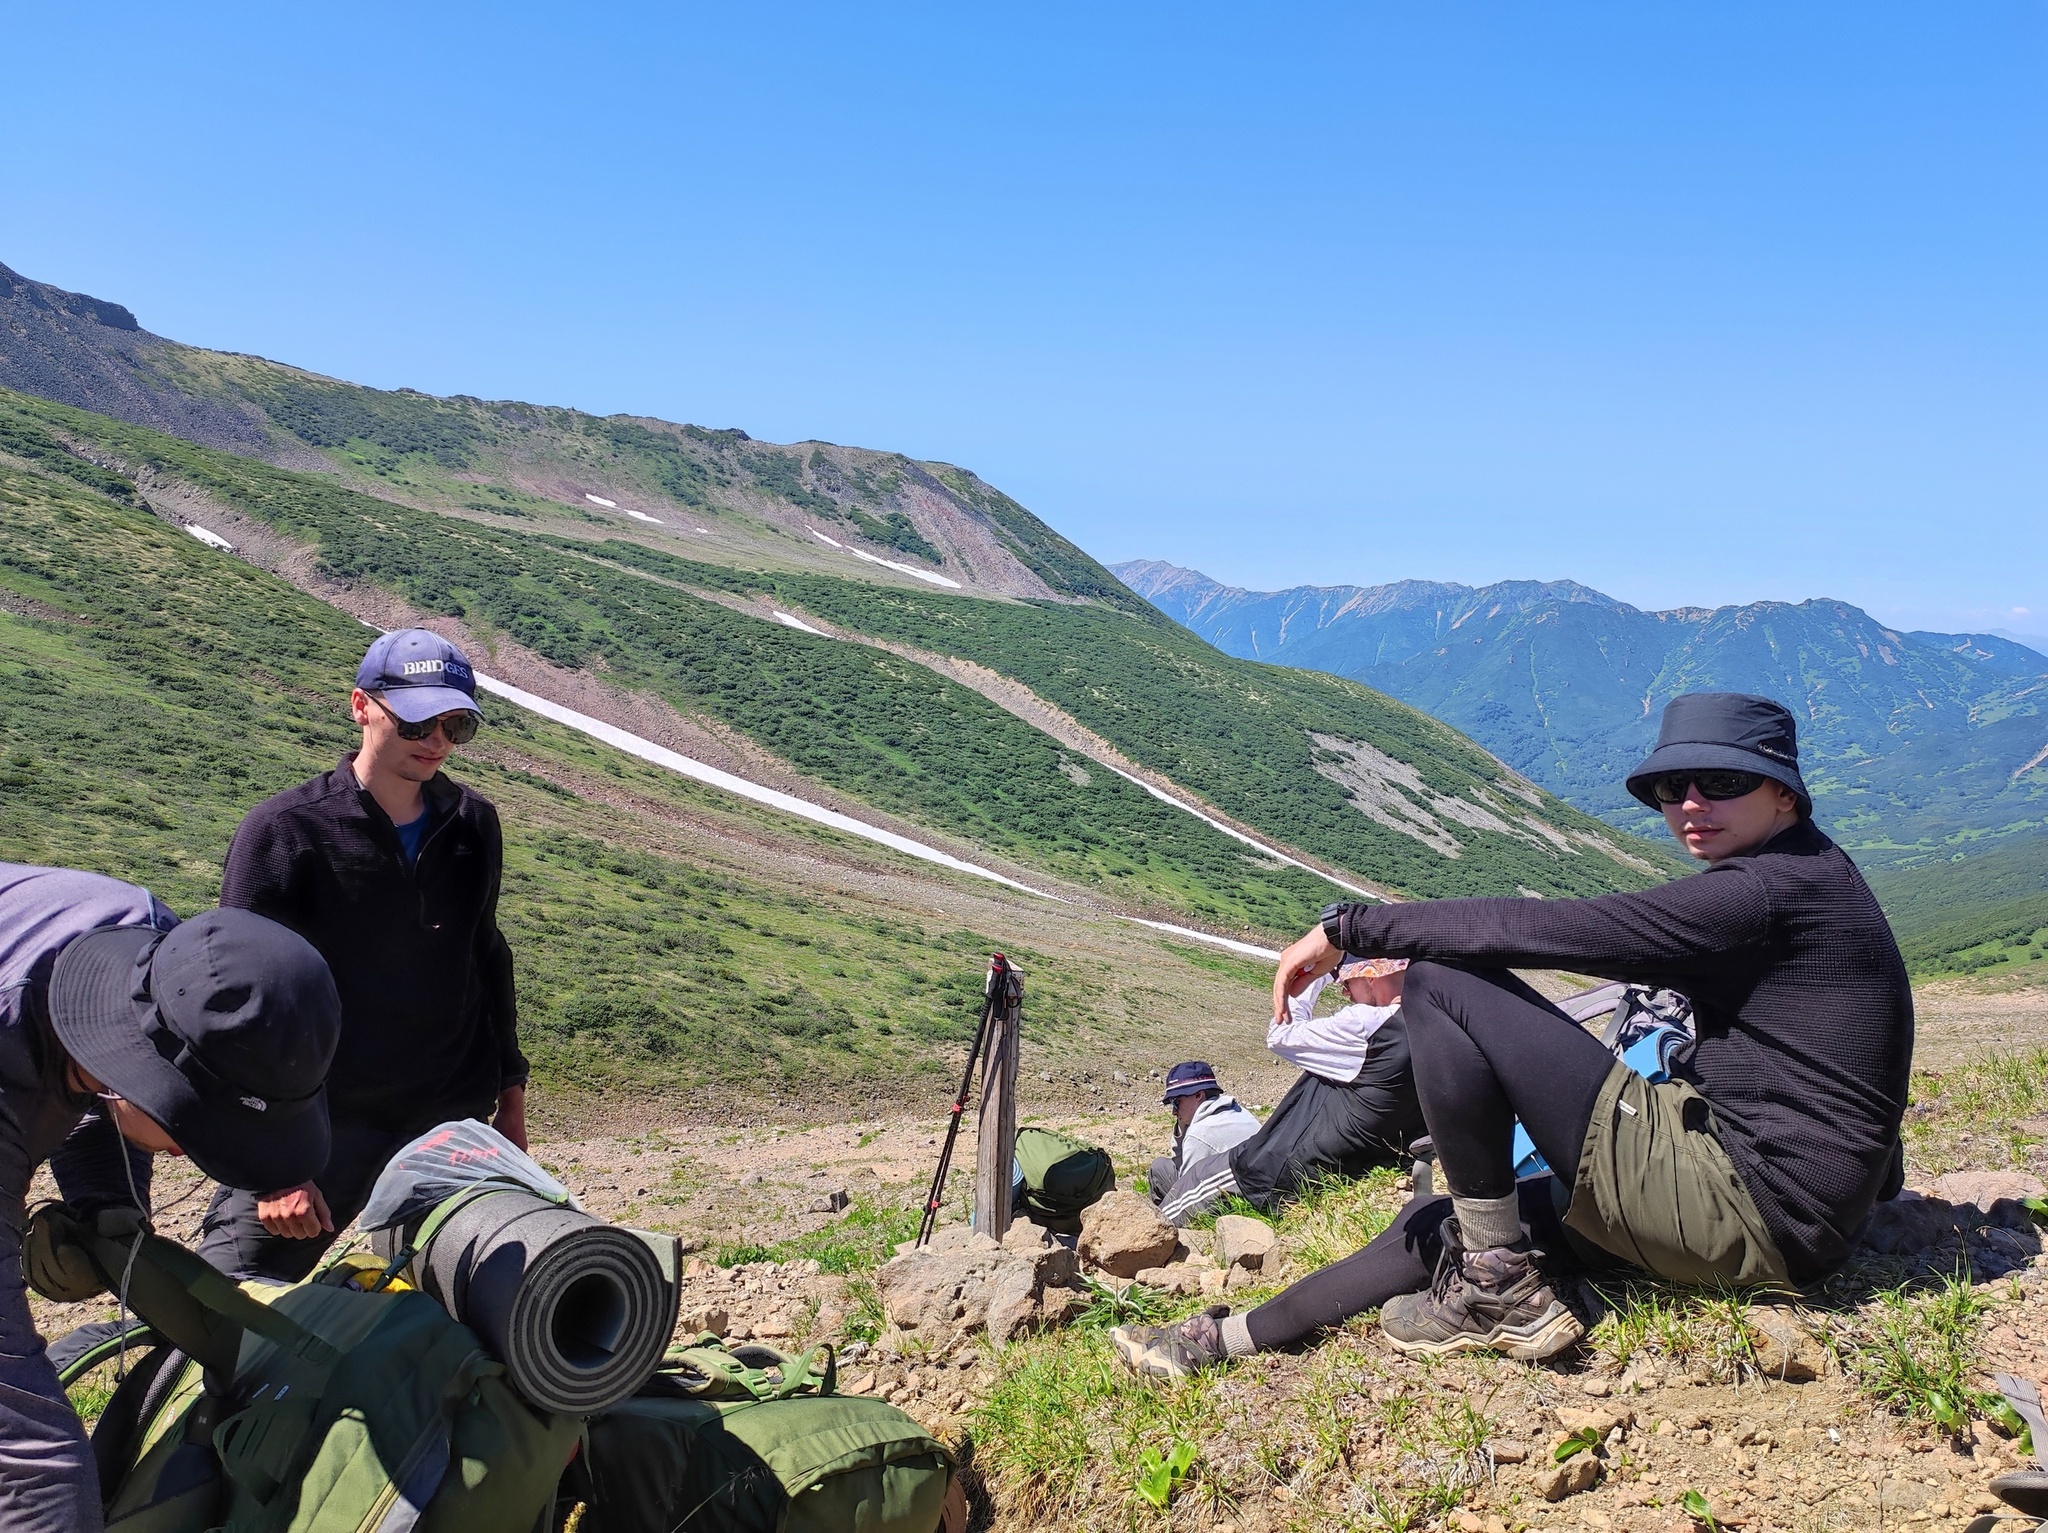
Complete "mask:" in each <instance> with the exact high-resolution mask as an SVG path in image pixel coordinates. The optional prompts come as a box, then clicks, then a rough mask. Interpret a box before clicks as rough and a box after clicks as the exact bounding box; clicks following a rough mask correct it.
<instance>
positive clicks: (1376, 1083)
mask: <svg viewBox="0 0 2048 1533" xmlns="http://www.w3.org/2000/svg"><path fill="white" fill-rule="evenodd" d="M1407 967H1408V960H1407V959H1405V958H1357V957H1352V956H1348V955H1347V956H1346V957H1345V959H1344V961H1343V962H1342V963H1340V964H1339V965H1338V966H1337V971H1336V982H1337V984H1338V985H1339V986H1341V987H1342V988H1343V990H1344V993H1345V995H1346V997H1347V998H1348V1000H1349V1002H1350V1004H1349V1005H1347V1006H1344V1007H1343V1008H1341V1009H1340V1010H1338V1011H1336V1012H1333V1013H1332V1014H1331V1015H1329V1016H1327V1017H1318V1016H1317V1015H1316V1014H1315V1004H1316V998H1317V996H1318V995H1320V994H1321V992H1322V989H1323V987H1324V986H1325V985H1326V984H1328V983H1329V977H1328V976H1327V975H1323V976H1319V977H1317V978H1316V979H1314V980H1311V981H1310V982H1309V985H1308V987H1307V988H1306V989H1304V990H1303V991H1301V993H1300V994H1298V995H1295V996H1292V997H1290V998H1289V999H1288V1002H1287V1016H1286V1018H1285V1020H1275V1021H1274V1022H1272V1023H1271V1024H1270V1025H1269V1026H1268V1027H1267V1029H1266V1047H1267V1048H1269V1049H1271V1050H1272V1051H1273V1052H1274V1053H1275V1054H1277V1055H1279V1056H1280V1058H1282V1059H1284V1060H1286V1061H1287V1062H1288V1063H1289V1064H1293V1065H1299V1066H1300V1067H1301V1074H1300V1075H1299V1076H1298V1077H1297V1078H1296V1079H1295V1082H1294V1084H1293V1085H1292V1086H1290V1087H1288V1088H1287V1095H1285V1096H1283V1097H1282V1098H1281V1099H1280V1105H1279V1106H1278V1107H1276V1108H1274V1109H1273V1111H1272V1114H1271V1115H1270V1116H1269V1117H1268V1118H1267V1119H1266V1121H1265V1124H1264V1125H1263V1126H1262V1127H1261V1128H1260V1129H1259V1131H1258V1132H1257V1133H1256V1134H1253V1135H1252V1136H1251V1137H1250V1138H1248V1139H1246V1140H1245V1141H1244V1142H1243V1143H1241V1144H1239V1145H1237V1146H1236V1147H1235V1148H1234V1149H1232V1150H1230V1151H1229V1152H1228V1153H1227V1154H1224V1155H1221V1156H1218V1157H1216V1158H1215V1159H1213V1160H1211V1161H1209V1162H1206V1163H1197V1162H1193V1161H1190V1162H1188V1163H1187V1165H1186V1172H1185V1174H1184V1175H1183V1176H1182V1177H1181V1178H1180V1180H1179V1182H1178V1184H1177V1185H1176V1186H1175V1187H1174V1189H1173V1191H1172V1194H1171V1195H1170V1196H1168V1197H1167V1198H1166V1199H1165V1200H1164V1201H1163V1202H1162V1203H1161V1204H1160V1208H1159V1217H1160V1218H1162V1219H1164V1220H1166V1221H1167V1223H1169V1224H1178V1225H1188V1224H1192V1223H1193V1222H1194V1221H1195V1220H1197V1219H1199V1218H1200V1217H1201V1216H1202V1215H1203V1214H1206V1213H1209V1212H1211V1211H1212V1210H1214V1209H1215V1208H1217V1207H1218V1206H1220V1205H1221V1204H1222V1203H1223V1202H1224V1201H1225V1200H1226V1199H1228V1198H1232V1197H1239V1198H1243V1199H1244V1200H1245V1201H1246V1202H1247V1203H1250V1204H1251V1205H1252V1206H1253V1207H1255V1208H1257V1209H1259V1210H1261V1211H1262V1212H1267V1213H1270V1212H1273V1211H1274V1210H1276V1209H1278V1208H1279V1206H1280V1204H1281V1203H1282V1202H1284V1201H1285V1200H1286V1199H1288V1198H1291V1197H1293V1196H1294V1195H1295V1194H1296V1193H1298V1192H1300V1191H1301V1189H1302V1188H1303V1187H1305V1186H1307V1185H1308V1184H1309V1183H1310V1182H1312V1181H1315V1180H1317V1179H1318V1178H1321V1177H1357V1176H1363V1175H1365V1173H1366V1172H1368V1171H1370V1170H1372V1169H1373V1168H1374V1167H1375V1166H1392V1165H1398V1164H1400V1162H1401V1159H1402V1154H1403V1151H1404V1150H1405V1149H1406V1148H1407V1146H1408V1143H1409V1141H1410V1140H1412V1139H1414V1138H1415V1137H1416V1136H1417V1135H1418V1134H1420V1133H1421V1132H1422V1109H1421V1107H1420V1105H1419V1104H1418V1103H1417V1102H1416V1099H1415V1072H1414V1070H1413V1069H1412V1068H1411V1067H1410V1065H1409V1059H1408V1027H1407V1024H1406V1023H1405V1022H1404V1021H1403V1020H1402V1018H1401V988H1402V985H1403V983H1404V981H1405V979H1406V975H1405V972H1404V971H1405V970H1406V969H1407Z"/></svg>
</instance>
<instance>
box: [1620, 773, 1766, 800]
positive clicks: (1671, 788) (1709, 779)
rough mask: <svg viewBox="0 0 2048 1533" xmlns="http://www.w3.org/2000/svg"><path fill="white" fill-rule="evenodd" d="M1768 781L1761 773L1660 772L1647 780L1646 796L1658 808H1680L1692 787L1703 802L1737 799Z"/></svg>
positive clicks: (1754, 790)
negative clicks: (1667, 805)
mask: <svg viewBox="0 0 2048 1533" xmlns="http://www.w3.org/2000/svg"><path fill="white" fill-rule="evenodd" d="M1768 781H1769V779H1768V778H1766V777H1765V776H1764V774H1763V773H1761V772H1664V773H1660V774H1659V775H1658V776H1656V777H1653V778H1651V779H1650V796H1651V797H1652V798H1654V799H1656V801H1657V802H1658V803H1660V804H1682V803H1684V802H1685V794H1686V790H1687V789H1688V788H1692V787H1695V786H1696V787H1698V789H1699V790H1700V795H1701V796H1702V797H1703V798H1710V799H1716V800H1718V799H1729V798H1741V797H1742V796H1743V795H1744V794H1745V793H1754V792H1756V790H1757V789H1758V788H1761V787H1762V786H1763V785H1764V784H1765V783H1766V782H1768Z"/></svg>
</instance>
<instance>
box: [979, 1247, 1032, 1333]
mask: <svg viewBox="0 0 2048 1533" xmlns="http://www.w3.org/2000/svg"><path fill="white" fill-rule="evenodd" d="M1043 1313H1044V1312H1043V1310H1042V1308H1041V1307H1040V1299H1039V1287H1038V1279H1037V1276H1036V1274H1035V1273H1034V1272H1033V1270H1032V1266H1031V1263H1030V1262H1028V1261H1017V1260H1014V1259H1010V1258H1005V1259H1004V1260H1003V1261H1001V1262H999V1263H998V1264H997V1266H996V1270H995V1274H994V1276H993V1278H992V1279H991V1281H990V1283H989V1291H988V1309H987V1315H988V1319H987V1325H988V1338H989V1340H990V1341H995V1342H1004V1341H1008V1340H1010V1339H1011V1338H1012V1337H1013V1336H1016V1335H1018V1334H1019V1333H1020V1332H1022V1331H1025V1330H1027V1329H1029V1328H1031V1327H1033V1326H1035V1325H1037V1324H1038V1322H1039V1320H1040V1319H1041V1318H1042V1317H1043Z"/></svg>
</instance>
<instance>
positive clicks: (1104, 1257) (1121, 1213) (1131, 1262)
mask: <svg viewBox="0 0 2048 1533" xmlns="http://www.w3.org/2000/svg"><path fill="white" fill-rule="evenodd" d="M1179 1244H1180V1231H1179V1230H1177V1229H1175V1228H1174V1227H1173V1226H1172V1225H1170V1224H1168V1223H1166V1222H1165V1221H1164V1220H1162V1219H1161V1218H1160V1217H1159V1213H1158V1210H1156V1209H1155V1208H1153V1206H1152V1205H1151V1204H1150V1203H1149V1202H1147V1201H1146V1200H1145V1199H1144V1198H1141V1197H1139V1196H1138V1195H1137V1194H1136V1193H1135V1192H1127V1191H1125V1190H1124V1189H1122V1188H1118V1189H1116V1190H1115V1191H1113V1192H1110V1193H1108V1194H1106V1195H1105V1196H1104V1197H1103V1198H1102V1199H1101V1200H1100V1201H1099V1202H1097V1203H1094V1204H1092V1205H1091V1206H1090V1207H1089V1208H1088V1209H1087V1210H1086V1211H1084V1212H1083V1213H1082V1215H1081V1245H1080V1251H1081V1259H1082V1260H1083V1261H1086V1262H1089V1263H1091V1264H1093V1265H1094V1266H1097V1267H1100V1268H1101V1269H1102V1270H1103V1271H1105V1272H1111V1273H1114V1274H1116V1276H1118V1277H1125V1278H1127V1277H1135V1276H1137V1275H1138V1273H1140V1272H1142V1271H1144V1270H1145V1268H1147V1267H1161V1266H1164V1265H1165V1264H1166V1262H1167V1261H1168V1259H1169V1258H1171V1257H1172V1255H1173V1249H1174V1247H1175V1246H1177V1245H1179Z"/></svg>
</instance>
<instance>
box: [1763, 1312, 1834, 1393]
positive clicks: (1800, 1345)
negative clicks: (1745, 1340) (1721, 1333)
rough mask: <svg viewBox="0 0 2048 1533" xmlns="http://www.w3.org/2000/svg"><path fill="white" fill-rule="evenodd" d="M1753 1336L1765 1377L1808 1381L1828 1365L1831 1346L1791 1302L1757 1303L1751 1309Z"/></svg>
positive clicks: (1803, 1382) (1789, 1381) (1791, 1382)
mask: <svg viewBox="0 0 2048 1533" xmlns="http://www.w3.org/2000/svg"><path fill="white" fill-rule="evenodd" d="M1749 1337H1750V1345H1751V1347H1752V1348H1753V1349H1754V1351H1755V1357H1756V1366H1757V1371H1758V1372H1759V1373H1761V1374H1763V1376H1764V1377H1765V1378H1768V1379H1778V1380H1780V1381H1782V1382H1784V1383H1787V1384H1808V1383H1811V1382H1812V1381H1813V1380H1815V1379H1817V1378H1819V1377H1820V1376H1821V1371H1822V1370H1823V1369H1824V1368H1826V1366H1827V1361H1828V1354H1827V1349H1826V1348H1825V1347H1823V1346H1822V1345H1821V1344H1820V1338H1819V1337H1818V1336H1815V1335H1814V1334H1813V1332H1812V1331H1810V1330H1808V1329H1807V1328H1806V1324H1805V1322H1804V1321H1803V1320H1802V1319H1801V1318H1800V1315H1799V1312H1798V1311H1797V1310H1795V1309H1793V1308H1792V1307H1791V1306H1790V1305H1784V1304H1763V1305H1757V1306H1755V1307H1753V1308H1752V1309H1751V1310H1750V1312H1749Z"/></svg>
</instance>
